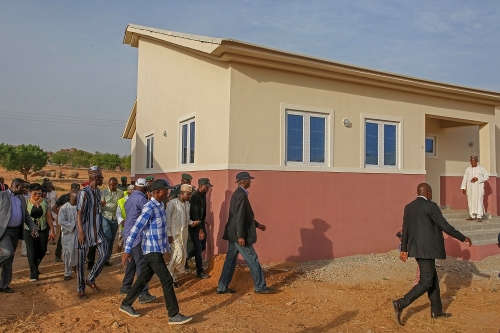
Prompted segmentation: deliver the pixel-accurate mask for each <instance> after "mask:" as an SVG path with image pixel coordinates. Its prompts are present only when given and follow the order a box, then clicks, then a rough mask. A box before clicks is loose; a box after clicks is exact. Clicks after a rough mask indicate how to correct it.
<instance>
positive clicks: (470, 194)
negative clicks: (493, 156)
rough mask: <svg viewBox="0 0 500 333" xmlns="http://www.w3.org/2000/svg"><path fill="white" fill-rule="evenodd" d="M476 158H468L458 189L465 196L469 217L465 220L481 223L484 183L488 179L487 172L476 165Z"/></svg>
mask: <svg viewBox="0 0 500 333" xmlns="http://www.w3.org/2000/svg"><path fill="white" fill-rule="evenodd" d="M477 161H478V158H477V156H471V157H470V167H468V168H467V169H465V175H464V179H463V180H462V186H461V187H460V189H461V190H462V192H463V193H464V194H466V195H467V202H468V204H469V214H470V216H469V217H468V218H467V220H469V221H471V220H475V219H477V221H478V222H482V218H483V216H484V213H485V211H484V203H483V199H484V183H485V182H486V181H487V180H488V179H489V178H490V175H489V174H488V171H486V169H485V168H483V167H482V166H480V165H478V164H477Z"/></svg>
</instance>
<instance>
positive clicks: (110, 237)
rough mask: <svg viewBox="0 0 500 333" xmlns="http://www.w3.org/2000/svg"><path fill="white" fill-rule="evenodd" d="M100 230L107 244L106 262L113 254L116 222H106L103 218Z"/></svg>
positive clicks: (116, 229) (116, 228)
mask: <svg viewBox="0 0 500 333" xmlns="http://www.w3.org/2000/svg"><path fill="white" fill-rule="evenodd" d="M102 228H103V230H104V235H105V236H106V242H107V243H108V253H107V256H106V260H109V258H111V254H113V243H114V242H115V237H116V232H117V231H118V222H117V221H113V220H108V219H107V218H105V217H104V216H103V217H102Z"/></svg>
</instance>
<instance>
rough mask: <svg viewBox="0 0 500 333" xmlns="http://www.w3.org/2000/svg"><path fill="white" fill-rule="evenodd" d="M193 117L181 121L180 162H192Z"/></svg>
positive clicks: (193, 140) (193, 141) (193, 142)
mask: <svg viewBox="0 0 500 333" xmlns="http://www.w3.org/2000/svg"><path fill="white" fill-rule="evenodd" d="M195 132H196V131H195V119H194V118H193V119H190V120H187V121H184V122H182V123H181V164H192V163H194V144H195Z"/></svg>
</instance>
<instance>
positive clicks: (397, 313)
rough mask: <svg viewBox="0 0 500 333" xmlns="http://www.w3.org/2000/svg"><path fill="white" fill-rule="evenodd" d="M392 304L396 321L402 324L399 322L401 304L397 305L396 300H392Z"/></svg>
mask: <svg viewBox="0 0 500 333" xmlns="http://www.w3.org/2000/svg"><path fill="white" fill-rule="evenodd" d="M392 306H393V307H394V315H395V316H396V321H397V322H398V324H399V325H401V326H403V323H401V312H403V311H402V310H401V305H399V303H398V301H392Z"/></svg>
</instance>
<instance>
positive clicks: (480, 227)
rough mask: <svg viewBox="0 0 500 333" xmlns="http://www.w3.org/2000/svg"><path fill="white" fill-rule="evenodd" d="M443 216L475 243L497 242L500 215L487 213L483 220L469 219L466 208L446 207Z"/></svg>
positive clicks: (499, 230) (499, 229) (499, 231)
mask: <svg viewBox="0 0 500 333" xmlns="http://www.w3.org/2000/svg"><path fill="white" fill-rule="evenodd" d="M443 216H444V217H445V218H446V220H447V221H448V223H450V224H451V225H452V226H453V227H455V229H457V230H459V231H460V232H461V233H463V234H464V235H465V236H467V237H469V238H470V239H471V240H472V244H473V245H478V246H479V245H488V244H496V243H497V241H498V234H499V233H500V217H498V216H491V214H487V215H486V216H485V217H484V219H483V222H477V221H467V220H465V219H466V218H467V217H469V214H468V212H467V211H465V210H457V209H444V210H443Z"/></svg>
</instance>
